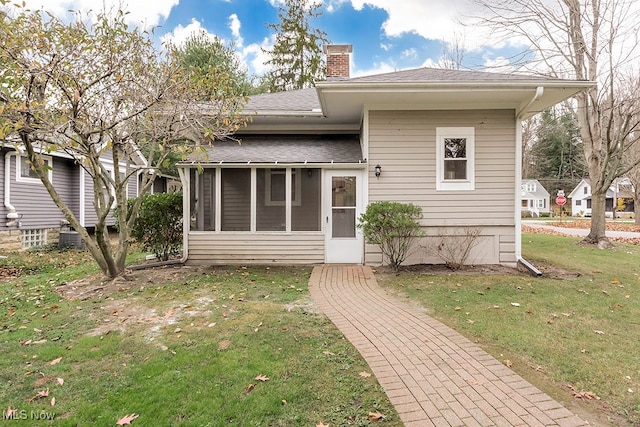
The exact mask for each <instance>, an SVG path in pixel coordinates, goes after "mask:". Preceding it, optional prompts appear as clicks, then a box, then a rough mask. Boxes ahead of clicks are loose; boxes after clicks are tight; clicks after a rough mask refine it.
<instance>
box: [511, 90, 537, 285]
mask: <svg viewBox="0 0 640 427" xmlns="http://www.w3.org/2000/svg"><path fill="white" fill-rule="evenodd" d="M543 94H544V87H543V86H538V87H537V88H536V93H535V94H534V95H533V96H532V97H531V99H530V100H529V102H527V103H526V104H525V105H524V106H523V107H522V108H521V109H520V111H518V112H517V114H516V158H515V162H516V176H515V178H516V179H515V181H516V182H515V184H516V185H515V187H516V188H515V194H516V197H515V207H514V214H513V215H514V220H515V252H516V253H515V255H516V264H521V265H523V266H524V267H525V268H526V269H527V270H529V272H531V273H532V274H533V275H535V276H538V277H540V276H542V272H541V271H540V270H538V269H537V268H535V267H534V266H533V264H531V263H530V262H529V261H527V260H526V259H524V258H522V215H521V209H522V202H521V200H522V198H521V197H518V195H519V194H520V193H521V191H522V118H523V117H524V115H525V114H526V113H527V110H528V108H529V107H530V106H531V105H532V104H533V103H534V102H536V101H537V100H538V99H540V97H541V96H542V95H543Z"/></svg>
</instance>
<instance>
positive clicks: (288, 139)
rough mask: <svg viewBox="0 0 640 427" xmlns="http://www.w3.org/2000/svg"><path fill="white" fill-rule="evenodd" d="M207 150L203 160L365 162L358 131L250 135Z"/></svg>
mask: <svg viewBox="0 0 640 427" xmlns="http://www.w3.org/2000/svg"><path fill="white" fill-rule="evenodd" d="M207 152H208V159H207V160H206V161H205V162H203V163H220V162H222V163H235V164H238V163H276V162H277V163H360V162H363V159H362V151H361V149H360V142H359V140H358V137H357V136H356V135H317V136H313V135H311V136H290V135H285V136H279V135H278V136H275V135H269V136H247V137H242V138H241V142H240V143H238V142H236V141H218V142H216V143H215V144H214V145H213V146H212V147H208V148H207ZM190 160H194V159H190Z"/></svg>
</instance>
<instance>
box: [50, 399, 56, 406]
mask: <svg viewBox="0 0 640 427" xmlns="http://www.w3.org/2000/svg"><path fill="white" fill-rule="evenodd" d="M51 406H56V398H55V397H52V398H51Z"/></svg>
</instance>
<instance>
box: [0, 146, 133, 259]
mask: <svg viewBox="0 0 640 427" xmlns="http://www.w3.org/2000/svg"><path fill="white" fill-rule="evenodd" d="M0 154H1V156H2V157H1V158H0V191H2V194H3V197H2V198H3V200H4V203H3V204H2V205H0V249H2V250H20V249H28V248H31V247H37V246H42V245H46V244H48V243H54V242H56V241H57V240H58V235H59V233H60V231H61V230H63V229H65V228H66V227H65V224H66V220H65V218H64V215H63V214H62V212H60V210H59V209H58V207H57V206H56V205H55V203H54V202H53V200H52V199H51V196H50V195H49V193H48V192H47V190H46V189H45V187H44V185H43V184H42V182H41V181H40V178H39V177H38V175H37V174H36V172H35V171H34V170H32V169H31V167H30V165H29V163H28V161H27V157H26V155H25V154H24V153H23V152H21V151H20V150H19V149H15V148H13V147H11V146H10V145H6V146H4V147H2V149H0ZM43 157H44V159H45V161H46V162H47V163H48V166H49V167H50V170H49V179H50V180H51V182H52V184H53V185H54V186H55V188H56V190H57V191H58V192H59V193H60V196H61V197H62V199H63V200H64V202H65V203H66V204H67V205H68V206H69V207H70V209H71V210H72V212H73V213H74V214H75V215H76V217H77V218H78V220H79V221H80V224H82V225H83V226H85V227H88V228H91V227H92V224H95V222H96V221H97V215H96V213H95V210H94V208H93V181H92V179H91V177H90V176H89V175H88V173H87V172H86V171H85V170H84V169H83V168H82V167H81V166H80V165H79V164H78V163H77V162H76V161H75V160H74V158H73V157H71V156H70V155H69V154H66V153H64V152H56V151H54V152H51V153H50V154H48V155H46V156H43ZM101 161H102V162H103V164H104V165H105V166H106V168H107V169H108V170H110V171H111V172H112V173H113V170H114V166H113V160H112V159H111V157H109V154H105V155H103V157H102V160H101ZM120 173H125V166H121V167H120ZM137 195H138V179H137V176H134V177H132V178H131V179H130V180H129V182H128V185H127V196H128V197H135V196H137ZM114 223H115V220H114V219H111V220H110V222H109V223H108V224H109V225H113V224H114Z"/></svg>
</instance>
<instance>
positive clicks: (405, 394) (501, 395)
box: [309, 265, 588, 427]
mask: <svg viewBox="0 0 640 427" xmlns="http://www.w3.org/2000/svg"><path fill="white" fill-rule="evenodd" d="M309 288H310V291H311V297H312V298H313V300H314V302H315V303H316V304H317V306H318V307H319V308H320V309H322V310H323V311H324V313H325V314H326V315H327V316H328V317H329V318H330V319H331V321H332V322H333V323H334V324H335V325H336V326H337V327H338V328H339V329H340V331H342V333H344V335H345V337H346V338H347V339H348V340H349V341H351V343H353V345H354V346H355V347H356V348H357V349H358V351H359V352H360V353H361V354H362V356H363V357H364V359H365V360H366V361H367V363H368V364H369V366H370V367H371V370H372V371H373V373H374V374H375V376H376V377H377V379H378V381H379V382H380V384H381V385H382V387H384V389H385V391H386V393H387V396H388V397H389V399H390V400H391V403H393V405H394V406H395V408H396V410H397V411H398V413H399V414H400V418H401V419H402V421H403V422H404V424H405V426H420V427H428V426H465V427H467V426H509V427H511V426H562V427H570V426H571V427H573V426H586V425H588V423H587V422H585V421H583V420H582V419H580V418H579V417H578V416H576V415H574V414H573V413H572V412H570V411H569V410H568V409H566V408H565V407H563V406H562V405H561V404H559V403H558V402H556V401H555V400H553V399H552V398H551V397H549V396H547V395H546V394H545V393H543V392H541V391H540V390H539V389H537V388H536V387H534V386H533V385H531V384H530V383H528V382H527V381H525V380H524V379H522V378H521V377H520V376H518V375H516V374H515V373H514V372H513V371H511V370H510V369H509V368H507V367H506V366H504V365H503V364H502V363H500V362H499V361H498V360H496V359H494V358H493V357H492V356H490V355H489V354H487V353H486V352H485V351H483V350H482V349H481V348H480V347H478V346H477V345H476V344H474V343H472V342H471V341H469V340H468V339H466V338H464V337H463V336H462V335H460V334H458V333H457V332H455V331H454V330H452V329H450V328H448V327H446V326H444V325H443V324H441V323H439V322H437V321H435V320H434V319H432V318H431V317H429V316H427V315H426V314H425V313H424V311H423V310H421V309H420V308H418V307H414V306H412V305H410V304H408V303H405V302H402V301H400V300H398V299H396V298H394V297H393V296H391V295H390V294H388V293H387V292H385V291H384V290H383V289H382V288H380V287H379V286H378V284H377V282H376V279H375V277H374V275H373V272H372V271H371V268H369V267H367V266H361V265H353V266H352V265H349V266H346V265H323V266H317V267H315V268H314V270H313V273H312V275H311V279H310V280H309Z"/></svg>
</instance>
